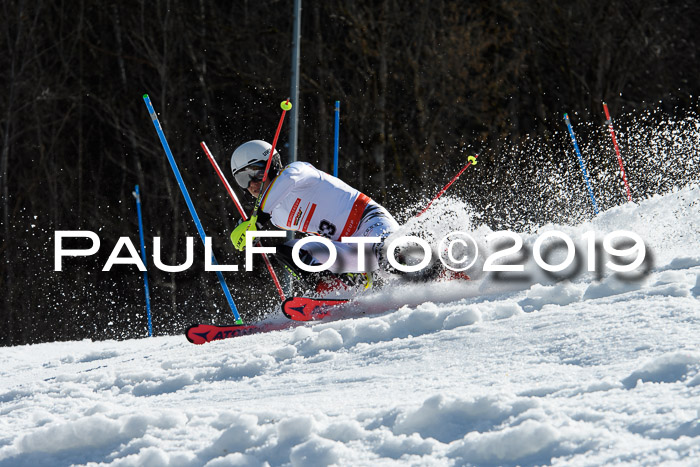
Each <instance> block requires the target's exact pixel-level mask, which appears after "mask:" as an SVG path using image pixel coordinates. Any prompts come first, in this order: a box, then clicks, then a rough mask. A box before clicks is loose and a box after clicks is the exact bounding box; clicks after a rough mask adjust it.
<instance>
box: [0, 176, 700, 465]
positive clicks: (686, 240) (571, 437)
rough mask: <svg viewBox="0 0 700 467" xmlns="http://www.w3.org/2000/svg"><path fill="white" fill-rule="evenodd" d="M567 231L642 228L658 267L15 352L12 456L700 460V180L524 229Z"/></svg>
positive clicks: (6, 372)
mask: <svg viewBox="0 0 700 467" xmlns="http://www.w3.org/2000/svg"><path fill="white" fill-rule="evenodd" d="M555 228H556V229H558V230H561V231H564V232H566V233H567V234H568V235H570V236H571V237H572V238H574V240H576V241H579V240H580V237H581V235H583V233H584V232H586V231H588V230H594V231H595V232H596V233H597V234H599V235H601V236H602V235H605V234H606V233H608V232H611V231H613V230H617V229H627V230H631V231H634V232H636V233H638V234H639V235H641V236H642V238H643V239H644V241H645V243H646V244H647V246H648V249H649V252H650V253H651V254H652V256H653V262H652V263H651V264H652V269H651V271H650V273H649V274H648V275H646V277H644V278H641V279H636V280H627V281H622V280H619V279H617V278H615V277H613V276H610V275H606V276H605V277H603V278H601V280H596V278H594V277H592V276H591V275H590V274H581V275H578V276H577V277H574V278H573V279H572V280H571V281H564V282H558V283H557V282H555V281H553V280H551V279H547V278H546V277H544V276H542V275H540V274H538V273H537V272H536V271H534V272H533V273H532V274H531V277H530V278H529V279H528V280H526V281H519V282H512V281H496V280H493V278H492V277H491V276H489V275H484V276H483V277H481V278H479V279H478V280H473V281H471V282H470V283H467V284H464V283H461V284H457V283H454V282H452V283H444V284H438V285H433V286H431V287H425V286H423V287H418V286H402V287H397V288H394V289H392V290H384V291H382V292H381V293H379V294H377V295H374V296H367V297H364V298H363V299H362V300H361V301H360V304H359V305H356V306H355V308H354V309H351V310H347V311H346V312H345V313H346V315H348V316H347V317H346V319H342V320H336V321H331V322H324V323H318V324H313V323H311V324H304V325H299V326H297V327H295V328H291V329H287V330H284V331H278V332H272V333H269V334H261V335H254V336H246V337H240V338H235V339H229V340H225V341H218V342H214V343H211V344H206V345H203V346H194V345H192V344H189V343H188V342H187V341H186V340H185V338H184V337H180V336H173V337H157V338H152V339H139V340H130V341H122V342H115V341H107V342H90V341H83V342H68V343H53V344H41V345H33V346H23V347H14V348H3V349H0V466H2V467H5V466H56V465H72V464H75V465H86V464H87V465H110V466H136V465H139V466H140V465H144V466H145V465H147V466H160V465H163V466H199V465H207V466H211V467H214V466H234V465H250V466H257V465H268V464H269V465H309V466H311V465H313V466H318V465H329V464H338V465H367V466H370V465H372V466H376V465H407V464H412V465H441V466H442V465H471V464H474V465H515V464H518V465H539V464H555V465H556V464H559V465H603V464H628V465H659V464H664V463H667V464H669V465H698V463H700V404H699V403H698V402H699V401H700V371H699V370H700V188H699V187H697V186H694V187H689V188H685V189H683V190H680V191H678V192H675V193H672V194H668V195H666V196H663V197H660V196H659V197H655V198H652V199H649V200H646V201H644V202H642V203H640V204H639V205H634V204H630V205H625V206H620V207H617V208H614V209H612V210H610V211H607V212H605V213H602V214H600V215H599V216H598V217H596V218H595V219H594V220H593V221H591V222H590V223H587V224H585V225H580V226H575V227H564V226H546V227H543V228H542V229H540V231H538V232H535V233H533V234H524V235H522V237H523V239H524V241H525V244H526V245H532V244H533V242H534V241H535V239H536V238H537V237H538V235H541V234H542V233H543V232H545V231H547V230H550V229H555ZM486 230H487V229H484V228H479V229H476V235H478V236H480V237H485V236H486V235H487V234H488V233H489V232H488V231H486ZM406 303H407V304H408V305H405V304H406ZM402 304H403V305H402ZM360 309H364V310H365V311H368V313H367V314H365V315H361V316H360V317H354V318H353V317H350V315H351V314H352V313H357V312H358V310H360Z"/></svg>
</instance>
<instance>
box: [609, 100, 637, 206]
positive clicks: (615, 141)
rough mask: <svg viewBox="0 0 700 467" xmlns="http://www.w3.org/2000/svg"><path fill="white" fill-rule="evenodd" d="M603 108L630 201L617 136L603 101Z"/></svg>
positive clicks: (630, 196)
mask: <svg viewBox="0 0 700 467" xmlns="http://www.w3.org/2000/svg"><path fill="white" fill-rule="evenodd" d="M603 110H605V118H606V122H607V124H608V128H609V129H610V136H612V140H613V145H614V146H615V153H616V154H617V162H618V163H619V164H620V172H621V173H622V180H623V181H624V182H625V189H626V190H627V201H632V193H631V192H630V186H629V184H628V183H627V174H625V167H624V166H623V165H622V156H621V155H620V147H619V146H618V145H617V138H615V130H614V129H613V124H612V118H610V112H608V104H606V103H605V102H603Z"/></svg>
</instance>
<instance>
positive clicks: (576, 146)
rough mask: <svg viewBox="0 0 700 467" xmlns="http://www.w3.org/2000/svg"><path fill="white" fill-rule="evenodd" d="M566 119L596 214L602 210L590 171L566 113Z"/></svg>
mask: <svg viewBox="0 0 700 467" xmlns="http://www.w3.org/2000/svg"><path fill="white" fill-rule="evenodd" d="M564 121H565V122H566V126H567V127H568V128H569V134H570V135H571V141H572V142H573V143H574V149H575V150H576V157H578V164H579V165H580V166H581V172H583V178H584V179H585V180H586V186H587V187H588V195H589V196H590V197H591V202H592V203H593V210H594V211H595V213H596V214H598V212H600V211H599V210H598V203H596V202H595V196H593V188H591V182H590V180H589V179H588V172H587V171H586V164H584V163H583V157H581V151H579V149H578V143H577V142H576V136H575V135H574V129H573V128H571V122H570V121H569V115H568V114H564Z"/></svg>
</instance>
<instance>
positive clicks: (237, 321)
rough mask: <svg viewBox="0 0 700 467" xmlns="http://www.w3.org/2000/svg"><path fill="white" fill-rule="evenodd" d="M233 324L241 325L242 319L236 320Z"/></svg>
mask: <svg viewBox="0 0 700 467" xmlns="http://www.w3.org/2000/svg"><path fill="white" fill-rule="evenodd" d="M235 324H243V320H242V319H237V320H236V322H235Z"/></svg>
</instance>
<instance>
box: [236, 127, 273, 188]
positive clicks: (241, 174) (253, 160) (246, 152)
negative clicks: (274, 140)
mask: <svg viewBox="0 0 700 467" xmlns="http://www.w3.org/2000/svg"><path fill="white" fill-rule="evenodd" d="M270 149H272V145H271V144H270V143H267V142H265V141H261V140H259V139H256V140H253V141H248V142H247V143H243V144H241V145H240V146H238V147H237V148H236V150H235V151H233V154H232V155H231V172H233V177H234V178H235V179H236V183H238V186H240V187H241V188H243V189H244V190H245V189H246V188H247V187H248V184H249V183H250V181H251V180H253V179H254V178H256V177H255V175H256V169H257V172H259V170H262V171H263V172H264V171H265V166H266V165H267V158H268V156H269V155H270ZM281 168H282V162H281V159H280V155H279V152H277V150H275V154H274V155H273V156H272V162H271V163H270V172H269V173H268V178H274V177H276V176H277V174H278V173H279V171H280V169H281ZM260 176H262V174H260Z"/></svg>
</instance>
